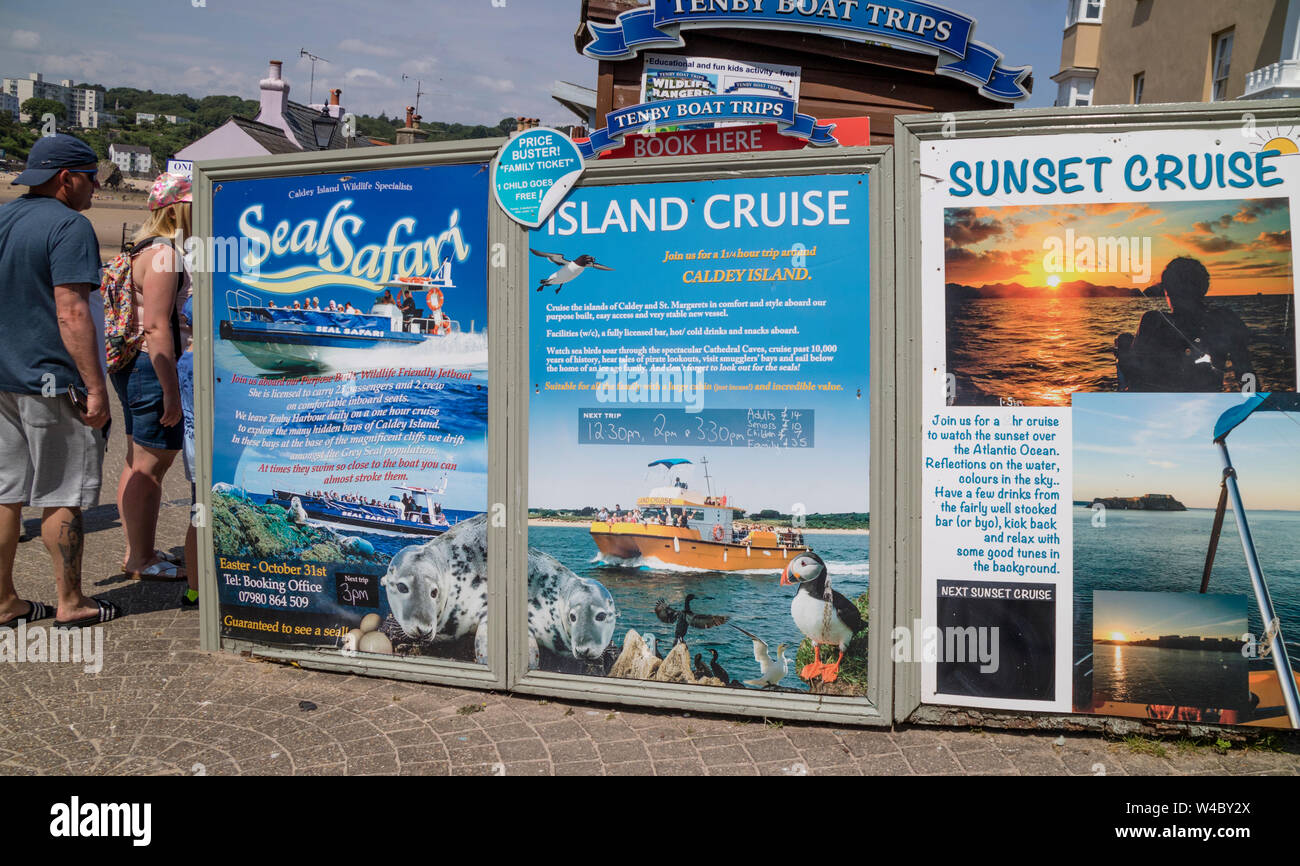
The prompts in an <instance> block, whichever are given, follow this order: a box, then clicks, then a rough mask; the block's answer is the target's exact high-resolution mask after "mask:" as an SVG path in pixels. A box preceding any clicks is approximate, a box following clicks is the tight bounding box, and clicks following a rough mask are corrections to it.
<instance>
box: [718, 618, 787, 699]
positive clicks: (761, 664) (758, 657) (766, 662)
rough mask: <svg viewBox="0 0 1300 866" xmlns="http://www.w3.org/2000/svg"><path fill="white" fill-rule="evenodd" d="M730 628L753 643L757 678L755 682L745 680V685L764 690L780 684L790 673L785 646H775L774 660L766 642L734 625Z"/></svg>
mask: <svg viewBox="0 0 1300 866" xmlns="http://www.w3.org/2000/svg"><path fill="white" fill-rule="evenodd" d="M731 627H732V628H734V629H735V630H736V631H738V632H740V633H741V634H743V635H744V636H745V637H747V638H749V639H750V640H752V641H753V642H754V661H756V662H758V668H759V676H758V679H755V680H745V685H747V686H754V687H755V688H760V689H764V688H767V687H768V686H774V685H776V684H777V683H779V682H781V680H782V679H784V678H785V677H786V675H787V674H789V673H790V660H789V659H788V658H786V657H785V647H786V645H785V644H783V643H782V644H777V645H776V659H772V658H771V657H770V656H769V655H768V652H769V650H768V648H767V641H765V640H763V639H762V638H761V637H759V636H758V635H756V634H752V633H750V632H747V631H745V630H744V629H743V628H741V627H740V626H738V625H735V624H734V623H733V624H732V626H731Z"/></svg>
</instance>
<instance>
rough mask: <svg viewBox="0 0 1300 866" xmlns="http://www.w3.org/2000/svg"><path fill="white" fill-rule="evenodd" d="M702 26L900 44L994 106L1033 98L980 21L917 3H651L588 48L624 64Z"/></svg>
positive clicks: (599, 31) (596, 30)
mask: <svg viewBox="0 0 1300 866" xmlns="http://www.w3.org/2000/svg"><path fill="white" fill-rule="evenodd" d="M699 27H743V28H756V29H772V30H800V31H804V32H812V33H818V34H821V35H823V36H832V37H837V38H841V39H854V40H857V41H859V42H865V41H868V40H870V41H873V42H884V43H887V44H891V45H897V46H900V47H903V48H908V49H912V50H917V49H919V50H922V51H925V52H927V53H931V54H936V55H938V56H939V58H940V62H939V66H938V68H937V70H936V71H937V72H938V73H939V74H940V75H948V76H951V77H953V78H960V79H962V80H964V81H968V82H970V83H971V84H974V85H975V86H976V87H978V88H979V91H980V93H982V94H983V95H985V96H987V97H989V98H990V99H997V100H1000V101H1003V102H1017V101H1019V100H1021V99H1025V98H1026V97H1028V96H1029V91H1028V90H1026V89H1025V87H1024V84H1023V82H1024V80H1025V78H1026V77H1028V75H1029V73H1030V72H1031V71H1032V70H1031V68H1030V67H1028V66H1003V65H1002V63H1001V61H1002V54H1001V52H999V51H997V50H996V49H994V48H992V47H991V46H989V45H985V44H984V43H982V42H977V41H976V40H975V39H974V34H975V19H973V18H971V17H969V16H967V15H963V14H961V13H960V12H955V11H953V10H951V9H946V8H944V7H942V6H938V5H936V4H934V3H920V2H915V0H887V2H877V3H869V2H863V0H652V2H651V3H650V5H647V6H645V7H643V8H639V9H633V10H631V11H629V12H624V13H622V14H621V15H619V16H618V18H617V19H616V20H615V21H614V23H613V24H593V23H591V22H588V23H587V29H588V30H589V31H590V33H591V35H592V41H591V42H590V43H589V44H588V45H587V47H586V48H584V49H583V53H585V54H586V55H587V56H588V57H592V58H595V59H597V60H623V59H626V58H630V57H635V56H636V54H637V52H639V51H643V50H645V49H648V48H680V47H682V46H684V45H685V44H686V43H685V42H684V41H683V40H682V37H681V31H682V30H686V29H690V28H699Z"/></svg>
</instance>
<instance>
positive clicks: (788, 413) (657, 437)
mask: <svg viewBox="0 0 1300 866" xmlns="http://www.w3.org/2000/svg"><path fill="white" fill-rule="evenodd" d="M813 415H814V412H813V410H812V409H790V408H788V407H780V408H775V409H711V410H705V411H702V412H688V411H686V410H685V409H605V408H601V409H579V410H578V443H579V444H580V445H707V446H711V447H722V448H812V447H813V445H814V437H813Z"/></svg>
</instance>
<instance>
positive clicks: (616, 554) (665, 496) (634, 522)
mask: <svg viewBox="0 0 1300 866" xmlns="http://www.w3.org/2000/svg"><path fill="white" fill-rule="evenodd" d="M702 463H703V464H704V466H705V480H706V489H705V490H703V491H701V490H696V489H693V488H692V487H690V485H689V482H688V481H684V480H682V475H683V474H684V468H685V467H689V466H691V465H692V464H691V461H689V460H684V459H681V458H669V459H663V460H655V461H653V462H651V463H650V464H648V466H649V468H650V469H651V470H654V471H657V472H659V473H660V474H661V475H662V476H663V478H662V479H661V483H660V484H659V485H658V486H655V487H652V488H651V489H650V491H649V493H648V495H646V496H642V497H640V498H638V499H637V500H636V508H635V509H629V510H627V511H622V510H621V509H617V508H616V510H615V511H616V513H609V514H602V515H600V516H599V517H598V518H597V519H596V520H593V521H592V523H591V538H592V541H594V542H595V544H596V547H597V548H599V549H600V552H601V554H602V555H603V556H604V557H605V559H606V561H613V560H629V561H630V560H642V559H649V560H658V561H659V562H662V563H664V564H667V565H671V566H678V567H684V568H689V569H697V570H700V571H744V570H747V569H768V568H774V569H778V570H779V569H782V568H784V567H785V563H786V562H787V561H789V560H790V559H792V558H793V557H795V556H798V555H799V554H800V553H803V552H805V551H808V550H809V549H810V548H809V547H808V546H807V545H805V544H804V539H803V533H802V532H799V531H798V530H795V529H787V528H776V527H765V526H750V525H741V524H739V523H738V522H737V518H741V519H743V518H744V515H745V510H744V509H743V508H740V507H739V506H737V505H736V504H735V503H733V502H731V501H729V499H728V497H726V496H714V495H712V493H711V492H709V478H708V466H707V464H708V461H707V460H705V461H702ZM601 518H603V519H601Z"/></svg>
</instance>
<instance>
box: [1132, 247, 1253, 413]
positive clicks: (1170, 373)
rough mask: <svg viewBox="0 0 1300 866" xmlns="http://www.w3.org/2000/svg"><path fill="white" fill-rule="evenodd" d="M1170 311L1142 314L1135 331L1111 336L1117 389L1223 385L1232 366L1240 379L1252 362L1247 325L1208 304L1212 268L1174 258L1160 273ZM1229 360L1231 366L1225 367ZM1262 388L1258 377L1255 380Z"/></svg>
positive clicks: (1240, 380)
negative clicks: (1114, 337) (1117, 374)
mask: <svg viewBox="0 0 1300 866" xmlns="http://www.w3.org/2000/svg"><path fill="white" fill-rule="evenodd" d="M1160 286H1161V288H1162V289H1164V293H1165V298H1166V299H1167V301H1168V303H1169V312H1168V313H1166V312H1164V311H1163V310H1152V311H1150V312H1148V313H1146V314H1145V315H1143V316H1142V320H1141V321H1140V322H1139V323H1138V329H1137V333H1136V334H1120V335H1119V337H1117V338H1116V340H1115V355H1116V358H1117V359H1118V370H1119V390H1121V391H1155V392H1187V391H1222V390H1224V378H1225V376H1226V374H1227V373H1228V371H1229V369H1231V371H1232V375H1233V379H1234V380H1235V385H1236V387H1241V386H1242V385H1244V382H1243V379H1244V377H1245V376H1246V374H1248V373H1254V371H1255V365H1254V362H1253V361H1252V360H1251V357H1250V329H1248V328H1247V327H1246V324H1245V323H1244V322H1243V321H1242V320H1241V317H1240V316H1238V315H1237V314H1236V313H1234V312H1232V310H1229V309H1227V308H1226V307H1220V306H1216V305H1214V304H1207V303H1206V302H1205V296H1206V294H1207V293H1208V292H1209V290H1210V274H1209V271H1207V270H1206V269H1205V265H1203V264H1201V263H1200V262H1199V261H1197V260H1196V259H1193V258H1188V257H1186V256H1184V257H1181V258H1177V259H1174V260H1173V261H1171V262H1170V263H1169V265H1168V266H1167V267H1166V268H1165V270H1164V273H1163V274H1161V276H1160ZM1229 363H1231V367H1229ZM1255 386H1256V389H1257V390H1260V389H1261V383H1258V382H1256V383H1255Z"/></svg>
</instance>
